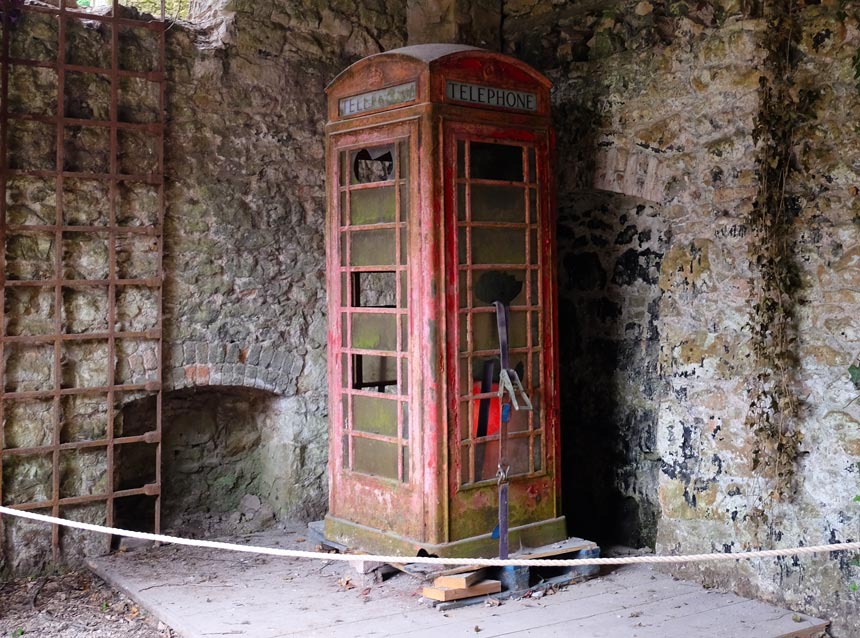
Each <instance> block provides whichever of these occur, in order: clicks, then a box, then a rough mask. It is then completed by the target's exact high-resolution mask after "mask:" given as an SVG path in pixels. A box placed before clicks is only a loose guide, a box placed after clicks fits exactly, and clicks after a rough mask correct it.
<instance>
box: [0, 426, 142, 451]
mask: <svg viewBox="0 0 860 638" xmlns="http://www.w3.org/2000/svg"><path fill="white" fill-rule="evenodd" d="M114 442H115V443H116V444H117V445H119V444H120V443H123V444H125V443H155V438H154V436H150V433H149V432H147V433H146V434H138V435H135V436H124V437H116V438H115V439H114ZM107 444H108V440H107V439H94V440H92V441H70V442H68V443H60V446H59V447H60V450H62V451H66V450H89V449H92V448H100V447H105V446H106V445H107ZM53 449H54V447H53V446H52V445H39V446H36V447H13V448H8V449H6V450H4V451H3V454H5V455H6V456H29V455H31V454H42V455H45V454H49V453H50V452H52V451H53Z"/></svg>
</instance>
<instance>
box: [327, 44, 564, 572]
mask: <svg viewBox="0 0 860 638" xmlns="http://www.w3.org/2000/svg"><path fill="white" fill-rule="evenodd" d="M549 89H550V82H549V81H548V80H547V79H546V78H545V77H543V76H542V75H540V74H539V73H537V72H536V71H534V70H533V69H531V68H530V67H528V66H527V65H525V64H523V63H522V62H519V61H517V60H515V59H513V58H510V57H508V56H504V55H501V54H498V53H492V52H488V51H484V50H481V49H476V48H472V47H465V46H460V45H421V46H413V47H406V48H403V49H397V50H394V51H389V52H387V53H381V54H379V55H374V56H371V57H369V58H366V59H364V60H361V61H359V62H357V63H355V64H353V65H352V66H351V67H349V68H348V69H346V70H345V71H344V72H343V73H341V75H339V76H338V77H337V78H336V79H335V80H334V81H333V82H332V83H331V85H330V86H329V87H328V90H327V92H328V100H329V102H328V116H329V117H328V119H329V122H328V126H327V129H326V132H327V135H326V141H327V179H328V216H327V222H326V224H327V225H326V228H327V252H328V257H327V265H328V286H329V288H328V291H329V306H328V307H329V322H330V328H329V337H328V345H329V359H328V363H329V366H328V368H329V397H330V398H329V419H330V453H329V486H330V497H329V514H328V516H327V517H326V520H325V534H326V537H327V538H329V539H331V540H335V541H337V542H340V543H343V544H346V545H348V546H351V547H356V548H361V549H363V550H366V551H373V552H384V553H389V552H396V553H404V554H407V555H409V554H413V555H414V553H415V552H417V551H418V550H419V549H422V548H423V549H425V550H426V551H428V552H430V553H434V554H438V555H440V556H470V555H472V556H477V555H495V554H496V552H497V551H498V540H496V539H495V537H497V536H498V534H495V535H494V533H493V532H494V528H496V526H497V524H499V520H498V512H499V492H500V490H499V486H500V484H502V485H504V486H505V493H506V494H507V495H508V503H509V507H508V508H507V509H508V512H509V516H508V519H507V523H508V539H509V543H510V545H511V547H514V548H517V547H519V546H520V545H524V546H539V545H544V544H547V543H551V542H555V541H557V540H560V539H563V538H566V531H565V523H564V517H563V516H562V515H561V512H560V493H559V483H560V481H559V472H558V466H557V463H558V457H559V454H558V449H559V422H558V385H557V378H558V377H557V369H558V358H557V348H556V277H555V239H554V229H555V211H554V207H553V206H554V202H553V174H552V170H551V166H550V160H551V156H552V152H553V143H554V137H553V131H552V128H551V125H550V99H549ZM502 530H504V524H503V526H502Z"/></svg>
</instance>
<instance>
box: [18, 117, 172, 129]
mask: <svg viewBox="0 0 860 638" xmlns="http://www.w3.org/2000/svg"><path fill="white" fill-rule="evenodd" d="M9 119H10V120H18V121H23V122H40V123H42V124H56V123H57V120H58V118H56V117H51V116H49V115H27V114H21V113H11V114H9ZM59 119H60V120H61V121H62V123H63V124H64V125H66V126H91V127H93V128H112V127H116V128H121V129H127V130H132V131H141V132H144V133H159V132H160V131H161V130H162V128H163V125H162V124H161V123H152V122H144V123H140V122H112V121H111V120H82V119H80V118H77V117H61V118H59Z"/></svg>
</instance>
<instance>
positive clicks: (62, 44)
mask: <svg viewBox="0 0 860 638" xmlns="http://www.w3.org/2000/svg"><path fill="white" fill-rule="evenodd" d="M54 15H56V16H57V19H58V20H59V24H58V25H57V39H58V43H57V123H56V144H57V148H56V166H54V170H55V173H54V175H55V180H56V198H57V207H56V211H55V220H56V222H55V223H56V227H55V229H54V275H55V276H56V277H57V280H58V283H57V285H55V286H54V334H55V339H54V391H53V395H54V396H53V399H54V401H53V414H52V422H53V427H54V431H53V433H52V434H53V447H54V450H53V454H52V455H51V461H52V472H53V474H52V476H51V494H52V499H51V500H52V513H53V515H54V516H59V515H60V431H61V428H62V423H61V421H60V415H61V414H62V412H61V410H62V406H61V404H60V388H61V387H62V385H63V370H62V361H63V346H62V341H61V340H60V338H59V337H60V335H61V334H62V333H63V287H62V285H61V284H59V280H60V279H61V277H62V275H61V273H62V272H63V231H62V230H60V229H61V228H62V226H63V167H64V164H65V146H64V142H65V127H64V126H63V121H62V118H63V115H64V114H65V113H64V108H65V106H64V105H65V103H66V100H65V95H66V72H65V63H66V18H65V16H66V3H65V2H60V11H59V13H55V14H54ZM51 553H52V556H53V559H54V562H57V561H58V559H59V557H60V528H59V526H58V525H52V526H51Z"/></svg>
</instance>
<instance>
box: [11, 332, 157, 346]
mask: <svg viewBox="0 0 860 638" xmlns="http://www.w3.org/2000/svg"><path fill="white" fill-rule="evenodd" d="M159 333H160V331H156V330H152V331H147V332H116V333H115V335H114V336H115V337H116V338H117V339H158V338H159V336H160V334H159ZM110 334H111V333H109V332H79V333H74V334H61V335H59V337H57V336H56V335H20V336H14V337H10V336H6V337H3V341H5V342H6V343H26V344H38V343H53V342H54V340H55V339H57V338H59V339H60V340H61V341H97V340H103V339H107V338H108V337H109V336H110Z"/></svg>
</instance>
